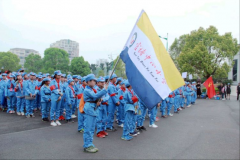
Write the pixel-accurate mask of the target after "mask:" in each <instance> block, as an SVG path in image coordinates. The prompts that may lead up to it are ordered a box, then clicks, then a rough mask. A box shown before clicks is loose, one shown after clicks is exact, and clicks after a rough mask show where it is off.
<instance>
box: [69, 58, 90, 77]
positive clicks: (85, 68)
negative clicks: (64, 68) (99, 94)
mask: <svg viewBox="0 0 240 160" xmlns="http://www.w3.org/2000/svg"><path fill="white" fill-rule="evenodd" d="M89 66H90V65H89V63H88V62H87V61H85V60H84V58H83V57H82V56H81V57H75V58H73V59H72V61H71V65H70V72H71V73H72V74H80V75H81V76H86V75H88V74H90V73H91V70H90V67H89Z"/></svg>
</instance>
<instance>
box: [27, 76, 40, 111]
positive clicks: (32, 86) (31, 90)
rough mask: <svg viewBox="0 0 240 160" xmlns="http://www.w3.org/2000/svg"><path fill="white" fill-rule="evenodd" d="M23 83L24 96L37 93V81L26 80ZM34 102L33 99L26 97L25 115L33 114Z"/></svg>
mask: <svg viewBox="0 0 240 160" xmlns="http://www.w3.org/2000/svg"><path fill="white" fill-rule="evenodd" d="M24 85H25V86H24V91H25V92H24V93H25V96H30V94H32V95H37V93H38V90H37V88H38V87H37V85H38V84H37V81H31V80H29V81H26V83H24ZM34 102H35V100H28V99H26V115H33V108H34Z"/></svg>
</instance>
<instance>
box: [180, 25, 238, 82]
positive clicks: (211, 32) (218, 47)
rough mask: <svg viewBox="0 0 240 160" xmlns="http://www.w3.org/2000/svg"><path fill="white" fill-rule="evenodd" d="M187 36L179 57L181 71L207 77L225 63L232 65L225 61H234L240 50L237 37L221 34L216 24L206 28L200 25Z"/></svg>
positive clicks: (225, 64)
mask: <svg viewBox="0 0 240 160" xmlns="http://www.w3.org/2000/svg"><path fill="white" fill-rule="evenodd" d="M185 38H186V39H185V42H184V46H183V47H182V48H181V53H180V55H179V56H178V58H177V62H178V66H179V68H180V71H181V72H188V73H190V74H198V75H199V76H203V77H205V78H208V77H210V76H211V75H214V74H215V73H216V71H218V72H219V69H221V68H222V67H223V65H224V67H226V66H228V67H230V66H231V65H228V64H227V63H224V62H227V61H229V62H232V61H233V57H234V55H236V54H237V52H238V51H239V46H238V44H237V39H235V38H233V37H232V35H231V33H225V34H224V35H219V33H218V30H217V28H216V27H214V26H210V27H209V28H207V29H206V30H205V29H204V28H202V27H200V28H199V29H198V30H194V31H192V32H191V33H190V34H189V35H187V36H186V37H185ZM229 64H233V63H229Z"/></svg>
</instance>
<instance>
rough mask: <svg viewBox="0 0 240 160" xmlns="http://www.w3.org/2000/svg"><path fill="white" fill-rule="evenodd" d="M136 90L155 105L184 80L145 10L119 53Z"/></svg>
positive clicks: (147, 102)
mask: <svg viewBox="0 0 240 160" xmlns="http://www.w3.org/2000/svg"><path fill="white" fill-rule="evenodd" d="M120 57H121V59H122V60H123V62H124V63H125V65H126V74H127V78H128V81H129V82H130V84H131V86H132V88H133V90H134V92H135V93H136V94H137V95H138V96H139V98H140V99H141V100H142V101H143V102H144V103H145V105H146V106H147V107H148V108H152V107H154V106H156V105H157V103H159V102H160V101H161V99H165V98H166V97H168V95H169V93H171V92H172V91H174V90H175V89H177V88H179V87H181V86H183V85H184V80H183V78H182V76H181V74H180V73H179V71H178V69H177V68H176V66H175V64H174V63H173V61H172V59H171V57H170V55H169V54H168V52H167V51H166V49H165V47H164V45H163V43H162V41H161V39H160V38H159V36H158V35H157V32H156V31H155V29H154V28H153V26H152V24H151V22H150V20H149V18H148V16H147V14H146V12H145V11H142V12H141V13H140V15H139V18H138V20H137V22H136V24H135V26H134V27H133V30H132V32H131V34H130V36H129V38H128V40H127V42H126V44H125V46H124V50H123V51H122V53H121V54H120Z"/></svg>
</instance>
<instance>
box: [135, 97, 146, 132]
mask: <svg viewBox="0 0 240 160" xmlns="http://www.w3.org/2000/svg"><path fill="white" fill-rule="evenodd" d="M139 107H140V111H141V114H140V115H138V117H137V129H138V130H140V131H142V130H144V131H146V130H147V129H146V128H145V127H144V126H143V124H144V121H145V117H146V113H147V106H146V105H145V104H144V103H143V101H142V100H141V99H139Z"/></svg>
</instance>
